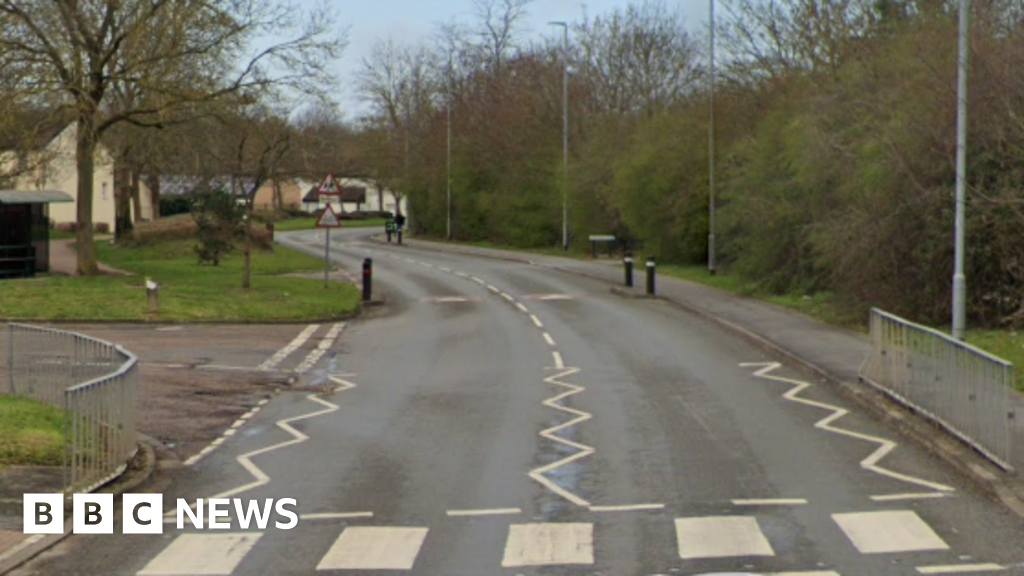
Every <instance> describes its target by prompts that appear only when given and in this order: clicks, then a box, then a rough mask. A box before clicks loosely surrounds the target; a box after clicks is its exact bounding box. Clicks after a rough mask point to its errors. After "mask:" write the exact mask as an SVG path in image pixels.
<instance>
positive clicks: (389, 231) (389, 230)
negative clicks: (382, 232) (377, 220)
mask: <svg viewBox="0 0 1024 576" xmlns="http://www.w3.org/2000/svg"><path fill="white" fill-rule="evenodd" d="M387 234H388V244H391V229H390V228H389V229H388V231H387Z"/></svg>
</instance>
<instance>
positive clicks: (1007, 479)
mask: <svg viewBox="0 0 1024 576" xmlns="http://www.w3.org/2000/svg"><path fill="white" fill-rule="evenodd" d="M404 242H405V244H406V245H407V246H408V247H409V248H413V249H418V250H427V251H441V252H451V253H460V254H466V255H472V256H477V257H484V258H492V259H499V260H507V261H512V262H521V263H526V264H531V265H534V266H539V267H542V268H547V269H550V270H558V271H562V272H566V273H570V274H575V275H578V276H585V277H589V278H593V279H596V280H599V281H602V282H605V283H607V285H608V286H609V289H610V290H611V291H612V292H614V293H616V294H619V295H621V296H623V297H627V298H630V297H635V298H642V297H644V295H643V287H642V286H643V277H642V274H643V273H644V271H643V268H642V267H640V268H639V269H638V271H637V272H638V273H637V280H638V282H637V285H638V286H640V288H639V289H632V290H630V289H626V288H624V287H622V284H623V272H622V264H621V262H618V261H608V260H596V261H587V260H574V259H570V258H561V257H554V256H541V255H530V254H524V253H521V252H512V251H506V250H496V249H490V248H474V247H467V246H461V245H452V244H446V243H440V242H428V241H423V240H415V239H408V238H407V239H404ZM57 244H58V243H57V242H54V243H53V246H52V249H51V255H50V258H51V262H50V264H51V269H53V271H55V272H61V273H67V274H73V273H74V252H73V249H71V248H70V247H69V246H58V245H57ZM112 272H114V273H116V271H112ZM657 292H658V295H657V297H658V298H660V299H662V300H664V301H666V302H669V303H671V304H673V305H676V306H679V307H680V308H683V309H685V310H688V311H690V312H692V313H694V314H697V315H699V316H701V317H703V318H706V319H709V320H711V321H712V322H715V323H717V324H718V325H720V326H722V327H723V328H724V329H726V330H728V331H731V332H732V333H734V334H737V335H739V336H740V337H743V338H745V339H747V340H749V341H751V342H753V343H754V344H756V345H758V346H760V347H762V348H764V349H766V350H768V351H770V352H771V353H773V354H775V355H778V356H781V357H782V358H784V359H785V360H786V361H787V364H788V365H790V366H792V367H797V368H800V369H802V370H804V371H807V372H809V373H810V374H812V376H813V377H815V378H817V379H819V380H821V381H825V382H827V383H829V384H830V385H832V386H834V387H835V389H836V390H838V391H839V392H841V393H842V394H843V395H844V396H846V397H848V398H850V399H852V400H854V401H855V402H857V403H858V404H859V405H860V406H862V407H863V408H864V409H865V410H866V411H867V412H869V413H871V414H873V415H874V416H875V417H877V418H878V419H880V420H882V421H884V422H886V423H887V424H889V425H891V427H892V428H893V429H895V430H897V431H898V432H899V433H901V434H903V435H905V436H906V437H908V438H910V439H912V440H914V441H916V442H918V443H920V444H922V445H924V446H925V447H927V448H929V449H930V450H931V451H933V452H934V453H935V454H936V455H938V456H939V457H941V458H942V459H943V460H944V461H945V462H947V463H948V464H949V465H950V466H952V467H954V468H955V469H956V470H958V471H959V472H960V473H962V474H963V475H964V476H965V477H966V478H968V479H969V480H972V481H974V482H975V483H976V484H977V485H978V486H979V487H981V488H982V489H983V490H985V491H986V492H987V493H988V494H990V495H991V496H992V497H993V498H995V499H997V500H999V501H1001V502H1002V503H1003V504H1005V505H1006V506H1007V507H1008V508H1009V509H1011V510H1012V511H1014V512H1015V513H1016V514H1017V515H1019V516H1021V517H1022V518H1024V479H1022V478H1021V476H1020V475H1019V473H1016V472H1014V473H1008V472H1004V471H1002V470H1001V469H999V468H997V467H996V466H994V465H993V464H991V463H989V462H988V461H987V460H985V459H984V458H982V457H980V456H979V455H978V454H977V453H976V452H974V451H973V450H972V449H970V448H967V447H966V446H965V445H964V444H962V443H961V442H959V441H957V440H955V439H953V438H952V437H951V436H949V435H948V434H946V433H944V432H942V431H940V430H939V429H938V428H936V427H935V426H933V425H931V424H929V423H927V422H925V421H924V420H923V419H921V418H919V417H917V416H916V415H914V414H911V413H910V412H908V411H906V410H905V409H903V408H901V407H898V406H895V405H894V404H893V403H892V402H890V401H889V400H888V399H887V398H886V397H885V396H883V395H881V394H880V393H878V392H876V391H875V390H874V389H873V388H871V387H869V386H867V385H864V384H861V383H860V381H859V378H858V369H859V368H860V365H861V363H862V362H863V360H864V358H866V357H867V354H868V349H869V343H868V339H867V336H866V335H864V334H861V333H858V332H853V331H851V330H847V329H844V328H839V327H836V326H832V325H829V324H825V323H823V322H820V321H818V320H815V319H813V318H810V317H808V316H805V315H803V314H800V313H798V312H794V311H791V310H787V309H784V308H781V307H778V306H775V305H772V304H769V303H766V302H762V301H759V300H754V299H751V298H746V297H743V296H737V295H734V294H730V293H728V292H724V291H721V290H718V289H715V288H711V287H708V286H703V285H700V284H695V283H692V282H687V281H684V280H678V279H675V278H669V277H665V276H659V277H658V279H657ZM1013 398H1014V399H1013V402H1014V406H1013V407H1012V408H1013V409H1015V410H1016V411H1017V413H1020V414H1024V399H1022V397H1021V395H1019V394H1017V395H1014V397H1013ZM1021 442H1024V434H1022V430H1021V429H1017V430H1015V431H1014V443H1015V444H1017V445H1020V443H1021ZM29 472H31V471H26V473H29ZM25 478H28V480H29V484H30V485H31V486H32V488H33V491H39V492H42V491H45V489H46V487H45V486H38V487H37V486H35V485H34V484H32V480H31V476H27V477H25ZM23 479H24V478H23ZM40 482H42V480H40ZM4 484H5V482H4V477H3V476H2V475H0V574H4V573H5V572H6V571H8V570H10V569H11V568H13V567H14V566H15V565H16V564H17V563H18V562H21V561H24V559H25V558H26V557H29V556H31V555H32V554H36V553H38V552H39V551H40V550H41V549H45V547H46V546H49V545H52V544H53V543H54V542H55V541H56V540H53V541H46V540H42V541H40V540H38V539H37V540H36V541H32V540H33V539H35V538H36V537H26V536H25V535H23V534H21V506H20V497H21V494H23V493H24V492H26V491H28V490H27V489H26V488H25V487H24V486H23V485H21V484H18V485H8V486H6V487H5V486H4ZM5 488H6V489H5ZM36 488H38V490H36ZM15 504H17V505H15Z"/></svg>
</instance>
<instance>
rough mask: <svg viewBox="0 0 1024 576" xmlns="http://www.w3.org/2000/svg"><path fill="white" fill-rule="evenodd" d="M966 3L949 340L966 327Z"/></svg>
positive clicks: (966, 4)
mask: <svg viewBox="0 0 1024 576" xmlns="http://www.w3.org/2000/svg"><path fill="white" fill-rule="evenodd" d="M970 4H971V3H970V0H960V30H959V32H960V33H959V36H960V40H959V43H960V48H959V58H958V65H957V67H958V70H957V114H956V223H955V228H956V230H955V236H956V253H955V260H956V262H955V266H954V270H953V338H956V339H957V340H963V339H964V326H965V324H966V323H967V304H966V300H967V296H966V292H967V277H966V276H965V275H964V227H965V223H964V204H965V202H966V196H967V191H966V188H967V60H968V55H969V46H968V29H969V27H970Z"/></svg>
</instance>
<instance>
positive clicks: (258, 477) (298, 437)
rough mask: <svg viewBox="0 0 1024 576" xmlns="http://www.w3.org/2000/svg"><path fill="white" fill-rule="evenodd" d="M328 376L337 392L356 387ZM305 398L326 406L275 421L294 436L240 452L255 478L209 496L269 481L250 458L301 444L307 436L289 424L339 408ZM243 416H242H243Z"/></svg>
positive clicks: (224, 495)
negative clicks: (283, 440)
mask: <svg viewBox="0 0 1024 576" xmlns="http://www.w3.org/2000/svg"><path fill="white" fill-rule="evenodd" d="M328 378H330V380H331V382H334V383H335V384H337V385H338V388H337V389H336V390H337V391H339V392H344V391H345V390H351V389H352V388H355V387H356V385H355V384H353V383H351V382H349V381H348V380H345V379H344V378H340V377H338V376H334V375H331V376H328ZM306 399H307V400H310V401H313V402H316V403H318V404H321V405H323V406H325V407H326V408H324V409H323V410H317V411H315V412H310V413H308V414H303V415H302V416H295V417H293V418H288V419H285V420H278V421H277V422H276V424H277V427H278V428H280V429H282V430H284V431H285V432H287V433H289V434H291V435H292V436H293V437H294V438H292V439H291V440H287V441H285V442H281V443H279V444H274V445H273V446H267V447H266V448H261V449H259V450H254V451H252V452H248V453H246V454H242V455H241V456H239V457H238V458H236V459H235V460H237V461H238V463H239V464H241V465H242V467H243V468H245V469H246V470H247V471H248V472H249V474H252V476H253V478H255V480H254V481H252V482H250V483H248V484H243V485H241V486H238V487H237V488H232V489H231V490H228V491H226V492H221V493H220V494H217V495H215V496H211V498H230V497H231V496H237V495H238V494H241V493H243V492H247V491H249V490H252V489H253V488H258V487H260V486H263V485H264V484H267V483H269V482H270V476H267V474H266V473H265V472H263V470H260V468H259V467H258V466H256V465H255V464H253V462H252V459H253V458H255V457H256V456H259V455H260V454H266V453H267V452H273V451H274V450H279V449H281V448H287V447H288V446H292V445H295V444H301V443H302V442H305V441H306V440H309V436H306V435H305V434H303V433H302V432H299V431H298V430H296V429H295V428H292V427H291V425H290V424H291V423H292V422H298V421H300V420H306V419H308V418H315V417H317V416H322V415H324V414H330V413H331V412H334V411H336V410H338V409H339V408H338V406H337V405H336V404H332V403H330V402H328V401H326V400H324V399H322V398H319V397H317V395H316V394H309V395H308V396H306ZM258 409H259V407H256V408H253V410H254V411H255V410H258ZM243 418H244V416H243ZM172 513H173V512H172Z"/></svg>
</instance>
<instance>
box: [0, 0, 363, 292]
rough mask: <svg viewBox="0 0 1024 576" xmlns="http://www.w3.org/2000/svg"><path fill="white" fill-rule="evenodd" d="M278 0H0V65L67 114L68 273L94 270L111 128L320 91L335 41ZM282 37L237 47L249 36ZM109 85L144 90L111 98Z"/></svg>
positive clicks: (320, 16)
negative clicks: (72, 135)
mask: <svg viewBox="0 0 1024 576" xmlns="http://www.w3.org/2000/svg"><path fill="white" fill-rule="evenodd" d="M299 14H300V12H299V11H298V10H296V8H295V7H294V6H292V5H290V3H287V2H278V1H276V0H195V1H191V2H178V1H174V0H119V1H114V0H82V1H80V2H63V1H61V2H54V1H49V0H0V20H2V21H3V26H2V27H0V69H5V68H10V69H14V70H18V71H20V72H21V73H23V74H24V75H25V77H26V78H31V82H32V83H33V87H34V88H35V89H36V90H39V91H42V92H44V93H52V94H60V95H63V97H64V99H65V101H66V102H67V103H68V104H70V105H71V106H73V108H74V110H75V114H76V120H75V123H76V128H77V136H76V139H77V145H76V159H77V160H76V162H77V172H78V190H77V199H78V208H77V210H78V214H77V219H78V224H79V230H78V244H79V250H78V265H77V268H78V272H79V273H81V274H95V273H97V272H98V267H97V265H96V253H95V248H94V246H93V237H92V221H93V216H92V203H93V201H92V200H93V178H92V175H93V173H94V168H95V167H94V162H95V160H94V158H95V150H96V146H97V144H98V142H99V140H100V138H101V137H102V136H103V134H104V133H105V132H106V131H107V130H109V129H110V128H111V127H113V126H115V125H117V124H119V123H122V122H128V123H132V124H135V125H139V126H158V125H161V124H162V123H163V122H165V121H167V118H166V117H167V116H169V115H172V114H173V112H174V111H176V110H179V109H181V108H183V107H188V106H190V105H193V104H194V103H196V102H208V101H213V100H217V99H221V98H224V97H226V96H229V95H233V94H240V93H245V92H250V91H252V92H259V91H263V90H265V89H267V88H268V87H269V86H273V85H290V86H292V87H294V88H295V89H298V90H302V91H307V92H313V93H316V92H320V93H323V88H324V86H325V85H326V83H328V82H330V81H331V79H332V76H331V74H330V71H329V69H328V65H329V63H330V60H331V59H332V58H334V57H336V56H337V55H338V54H339V53H340V50H341V49H342V47H343V45H344V42H343V40H342V39H341V38H339V37H336V36H333V35H332V21H331V18H330V17H329V15H328V11H327V9H326V7H324V6H321V7H318V8H317V9H315V10H314V11H313V13H312V14H311V15H310V17H309V20H308V21H300V20H299V17H298V15H299ZM264 34H273V36H274V37H275V38H284V40H281V41H278V42H276V43H274V44H272V45H270V46H268V47H265V48H260V49H257V50H256V51H255V52H253V53H250V54H248V55H247V50H248V46H249V45H250V43H251V42H252V41H253V39H254V38H255V37H258V36H261V35H264ZM117 85H136V86H137V88H138V90H139V92H140V94H142V95H143V96H145V97H143V98H140V99H138V100H135V101H133V102H132V103H131V105H129V106H127V107H118V106H111V105H110V102H109V95H110V93H111V90H112V89H113V88H114V87H115V86H117Z"/></svg>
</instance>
